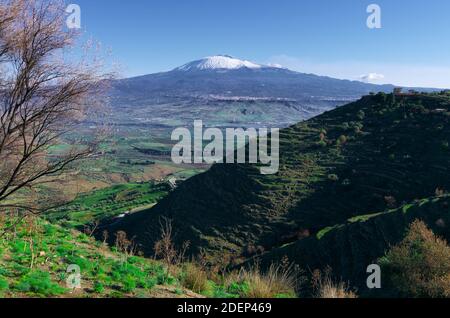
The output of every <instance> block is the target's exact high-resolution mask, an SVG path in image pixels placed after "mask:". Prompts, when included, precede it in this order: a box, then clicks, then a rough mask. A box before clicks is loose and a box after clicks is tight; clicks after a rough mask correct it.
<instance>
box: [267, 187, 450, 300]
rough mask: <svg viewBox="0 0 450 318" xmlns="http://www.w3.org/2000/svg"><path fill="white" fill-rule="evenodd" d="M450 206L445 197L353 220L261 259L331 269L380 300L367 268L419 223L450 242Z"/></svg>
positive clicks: (281, 248) (287, 245)
mask: <svg viewBox="0 0 450 318" xmlns="http://www.w3.org/2000/svg"><path fill="white" fill-rule="evenodd" d="M449 203H450V196H448V195H443V196H440V197H431V198H427V199H422V200H416V201H415V202H414V203H411V204H405V205H404V206H402V207H400V208H397V209H392V210H388V211H386V212H382V213H374V214H369V215H362V216H357V217H353V218H351V219H349V220H347V221H346V222H345V223H342V224H338V225H335V226H332V227H327V228H324V229H323V230H321V231H319V232H318V233H317V234H316V235H314V236H311V237H308V238H305V239H303V240H298V241H296V242H294V243H290V244H286V245H284V246H282V247H279V248H275V249H273V250H272V251H270V252H268V253H265V254H263V255H261V256H260V260H259V261H261V262H262V263H263V264H265V265H267V264H271V263H272V262H276V261H280V260H281V259H282V258H283V257H286V256H287V257H288V258H289V259H290V260H292V261H294V262H296V263H297V264H299V265H300V266H302V267H304V268H312V269H316V268H326V267H327V266H329V267H331V268H332V269H333V271H334V273H336V274H337V275H338V276H339V277H341V279H343V280H344V281H349V282H351V283H352V285H353V286H355V287H358V289H359V293H360V295H361V296H367V295H370V296H374V295H375V296H376V294H374V293H373V292H372V291H369V290H368V289H367V286H366V279H367V276H368V274H367V273H366V270H367V267H368V266H369V265H370V264H378V263H379V258H380V257H382V256H384V255H385V253H386V251H387V250H388V249H389V248H390V247H391V246H394V245H396V244H398V243H399V242H400V241H401V240H402V239H403V238H404V236H405V234H406V232H407V230H408V227H409V225H410V224H411V223H412V222H414V221H415V220H421V221H423V222H425V223H426V224H427V225H428V226H429V227H430V228H431V229H432V230H433V232H434V233H436V234H437V235H438V236H440V237H442V238H445V239H446V240H447V241H450V228H449V227H448V224H450V208H449ZM382 292H383V293H386V290H383V291H382ZM384 295H385V294H384Z"/></svg>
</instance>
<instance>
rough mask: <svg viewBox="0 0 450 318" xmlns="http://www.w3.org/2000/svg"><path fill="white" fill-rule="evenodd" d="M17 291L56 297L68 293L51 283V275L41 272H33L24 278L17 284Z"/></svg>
mask: <svg viewBox="0 0 450 318" xmlns="http://www.w3.org/2000/svg"><path fill="white" fill-rule="evenodd" d="M15 289H16V290H18V291H21V292H26V293H28V292H32V293H35V294H40V295H44V296H56V295H60V294H62V293H64V292H65V291H66V290H65V289H64V288H62V287H60V286H59V285H58V284H56V283H53V282H52V281H51V279H50V274H49V273H47V272H43V271H40V270H36V271H32V272H30V273H28V274H26V275H25V276H23V277H22V278H21V279H20V280H19V282H18V283H17V284H16V286H15Z"/></svg>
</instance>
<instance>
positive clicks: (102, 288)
mask: <svg viewBox="0 0 450 318" xmlns="http://www.w3.org/2000/svg"><path fill="white" fill-rule="evenodd" d="M94 291H95V292H96V293H97V294H101V293H103V292H104V291H105V286H103V284H102V283H100V282H96V283H95V284H94Z"/></svg>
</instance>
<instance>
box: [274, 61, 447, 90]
mask: <svg viewBox="0 0 450 318" xmlns="http://www.w3.org/2000/svg"><path fill="white" fill-rule="evenodd" d="M268 62H269V63H274V64H275V63H276V64H281V65H283V66H284V67H286V68H289V69H291V70H294V71H298V72H303V73H312V74H317V75H323V76H330V77H335V78H341V79H348V80H356V81H364V79H363V78H362V75H361V74H365V76H369V75H370V74H377V75H382V76H383V78H381V77H380V76H375V78H372V80H376V84H394V85H398V86H405V87H434V88H450V66H448V65H442V66H436V65H419V64H418V65H409V64H404V63H391V62H390V63H383V62H376V61H375V62H371V61H369V62H367V61H335V62H322V61H318V60H315V59H308V58H298V57H292V56H288V55H278V56H273V57H271V58H270V59H269V61H268ZM372 77H373V76H372Z"/></svg>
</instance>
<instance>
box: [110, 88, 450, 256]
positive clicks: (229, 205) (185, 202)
mask: <svg viewBox="0 0 450 318" xmlns="http://www.w3.org/2000/svg"><path fill="white" fill-rule="evenodd" d="M449 119H450V96H448V94H446V93H441V94H417V95H397V96H394V95H393V94H383V93H380V94H377V95H370V96H366V97H364V98H362V99H361V100H359V101H357V102H354V103H351V104H348V105H346V106H343V107H340V108H338V109H336V110H333V111H330V112H327V113H325V114H323V115H321V116H318V117H316V118H313V119H311V120H309V121H306V122H303V123H299V124H297V125H295V126H292V127H290V128H288V129H284V130H282V131H281V141H280V146H281V149H280V157H281V158H280V160H281V162H280V171H279V173H278V174H276V175H272V176H263V175H261V174H259V170H258V169H257V167H256V166H255V165H229V164H227V165H224V164H222V165H219V164H218V165H215V166H213V167H212V168H211V169H210V170H209V171H208V172H206V173H203V174H201V175H198V176H195V177H193V178H191V179H189V180H188V181H186V182H184V183H183V184H182V185H181V186H180V187H179V188H178V189H177V190H176V191H174V192H172V193H171V194H170V195H169V196H168V197H166V198H165V199H163V200H162V201H161V202H160V203H159V204H158V205H157V206H155V207H154V208H152V209H150V210H148V211H144V212H140V213H136V214H135V215H133V216H132V217H130V218H127V219H126V220H125V221H124V222H122V223H121V224H119V225H117V226H116V227H114V228H112V229H111V231H117V230H125V231H126V232H127V233H128V234H129V235H131V236H136V239H137V240H138V242H139V243H140V244H141V246H142V247H143V248H144V250H145V251H146V253H147V254H149V255H150V254H152V252H153V246H154V242H155V240H156V239H157V238H158V237H159V235H160V230H159V227H160V225H159V220H160V218H161V217H162V216H166V217H168V218H170V219H173V224H174V228H175V230H176V232H177V235H176V240H177V242H178V244H181V243H182V242H183V241H190V242H191V250H190V252H191V253H192V254H198V253H200V252H201V251H206V252H207V254H208V255H209V256H210V258H211V261H212V262H216V261H219V260H224V259H227V255H228V256H229V258H238V259H237V260H235V261H240V259H241V260H244V259H246V258H248V257H251V256H253V255H254V254H255V253H256V252H259V253H260V252H262V251H265V252H268V251H272V250H275V249H277V248H279V247H281V246H283V245H285V244H289V243H293V242H297V241H298V240H301V239H303V238H305V237H309V236H316V235H317V234H318V233H319V232H320V231H321V230H322V229H324V228H327V227H333V226H335V225H338V224H343V223H346V222H347V220H348V219H350V218H352V217H357V216H361V215H367V214H371V213H374V212H382V211H386V210H389V209H395V208H398V207H401V206H403V205H404V204H406V203H410V202H414V200H416V199H422V198H428V197H430V196H434V195H435V194H436V193H441V192H445V191H446V190H448V189H449V188H450V178H449V169H450V168H449V167H450V150H449V142H450V125H449ZM401 231H402V227H400V228H399V232H401Z"/></svg>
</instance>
